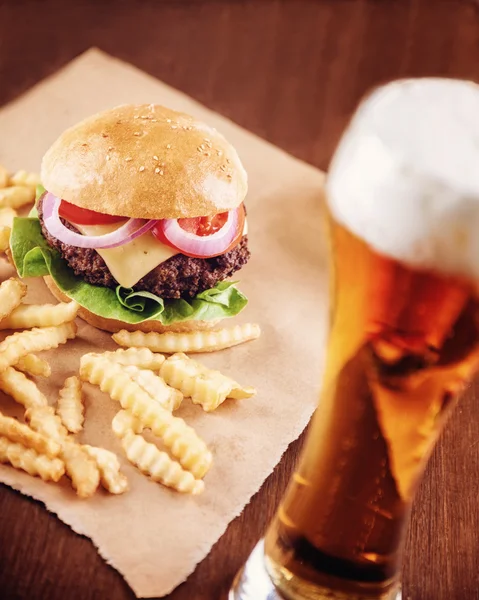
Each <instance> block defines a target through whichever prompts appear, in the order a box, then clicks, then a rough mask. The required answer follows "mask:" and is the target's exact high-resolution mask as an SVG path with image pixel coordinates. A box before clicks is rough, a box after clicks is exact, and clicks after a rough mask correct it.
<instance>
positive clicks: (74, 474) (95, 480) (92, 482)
mask: <svg viewBox="0 0 479 600" xmlns="http://www.w3.org/2000/svg"><path fill="white" fill-rule="evenodd" d="M61 456H62V458H63V460H64V461H65V470H66V473H67V475H68V476H69V477H70V479H71V482H72V485H73V487H74V489H75V490H76V493H77V495H78V496H80V498H89V497H90V496H93V494H94V493H95V492H96V490H97V488H98V486H99V485H100V471H99V469H98V467H97V463H96V461H95V459H93V458H91V457H90V456H89V454H88V453H87V452H86V451H85V450H84V449H83V448H82V447H81V446H79V445H78V444H76V443H75V442H71V441H70V440H66V441H64V442H63V445H62V454H61Z"/></svg>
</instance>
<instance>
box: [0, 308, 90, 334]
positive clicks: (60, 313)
mask: <svg viewBox="0 0 479 600" xmlns="http://www.w3.org/2000/svg"><path fill="white" fill-rule="evenodd" d="M78 309H79V306H78V304H77V303H76V302H74V301H71V302H60V303H59V304H20V306H18V307H17V308H15V310H13V311H12V312H11V313H10V314H9V315H8V316H7V317H5V318H4V319H3V320H1V321H0V329H29V328H31V327H58V326H59V325H62V324H63V323H69V322H70V321H73V320H74V319H75V317H76V316H77V313H78Z"/></svg>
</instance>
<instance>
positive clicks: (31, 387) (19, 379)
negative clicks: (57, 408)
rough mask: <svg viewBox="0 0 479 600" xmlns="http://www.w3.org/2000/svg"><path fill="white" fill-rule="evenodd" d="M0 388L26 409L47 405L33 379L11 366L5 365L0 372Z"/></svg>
mask: <svg viewBox="0 0 479 600" xmlns="http://www.w3.org/2000/svg"><path fill="white" fill-rule="evenodd" d="M0 390H2V392H5V394H8V395H9V396H11V397H12V398H13V399H14V400H15V401H16V402H18V403H19V404H21V405H22V406H24V407H25V408H26V409H28V408H37V407H41V406H45V407H46V406H48V401H47V399H46V398H45V396H44V394H42V392H41V391H40V390H39V389H38V387H37V386H36V385H35V384H34V383H33V381H30V379H28V377H25V375H24V374H23V373H21V372H20V371H17V370H16V369H14V368H13V367H7V368H6V369H5V371H3V373H0Z"/></svg>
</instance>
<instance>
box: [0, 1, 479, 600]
mask: <svg viewBox="0 0 479 600" xmlns="http://www.w3.org/2000/svg"><path fill="white" fill-rule="evenodd" d="M93 45H94V46H98V47H100V48H101V49H103V50H105V51H107V52H109V53H111V54H113V55H115V56H118V57H120V58H122V59H124V60H126V61H129V62H131V63H133V64H135V65H136V66H138V67H140V68H141V69H144V70H145V71H147V72H149V73H151V74H153V75H155V76H156V77H158V78H160V79H162V80H163V81H165V82H167V83H168V84H170V85H172V86H175V87H177V88H178V89H180V90H183V91H185V92H187V93H189V94H190V95H191V96H193V97H194V98H196V99H198V100H200V101H201V102H203V103H204V104H206V105H207V106H209V107H211V108H213V109H215V110H217V111H218V112H220V113H223V114H225V115H227V116H228V117H230V118H232V119H233V120H234V121H236V122H237V123H239V124H241V125H243V126H244V127H246V128H248V129H250V130H252V131H254V132H255V133H257V134H259V135H260V136H263V137H265V138H266V139H268V140H270V141H271V142H273V143H275V144H277V145H278V146H281V147H282V148H284V149H286V150H287V151H289V152H290V153H292V154H294V155H296V156H298V157H299V158H302V159H304V160H306V161H308V162H310V163H312V164H314V165H316V166H318V167H321V168H323V169H325V168H326V167H327V165H328V161H329V159H330V157H331V154H332V152H333V150H334V146H335V144H336V142H337V139H338V136H339V135H340V132H341V130H342V129H343V127H344V126H345V123H346V121H347V119H348V117H349V116H350V114H351V112H352V111H353V109H354V107H355V105H356V104H357V102H358V100H359V99H360V97H361V96H362V95H363V94H364V93H365V92H366V91H367V90H368V89H369V88H370V87H371V86H373V85H375V84H377V83H380V82H383V81H386V80H388V79H392V78H397V77H405V76H421V75H442V76H453V77H462V78H470V79H474V80H476V81H479V11H478V8H477V6H476V4H475V3H474V2H472V1H466V0H464V1H461V0H454V1H453V0H450V1H441V0H369V1H367V0H322V1H320V0H318V1H313V0H309V1H308V0H290V1H279V0H277V1H269V0H256V1H244V2H240V1H226V0H224V1H223V2H220V1H217V2H213V1H201V0H196V1H191V2H187V1H180V0H177V1H176V2H173V1H172V2H166V1H163V2H162V1H159V0H157V1H154V0H150V1H137V2H134V1H122V0H117V1H115V2H113V1H107V0H103V1H102V0H96V1H95V0H83V1H79V0H70V1H68V0H44V1H40V0H37V1H30V2H25V1H21V0H16V1H14V0H12V1H5V0H3V1H2V0H0V104H2V103H5V102H8V101H9V100H12V99H13V98H15V97H16V96H17V95H19V94H21V93H22V92H24V91H25V90H27V89H28V88H29V87H30V86H31V85H32V84H34V83H36V82H37V81H38V80H40V79H41V78H43V77H45V76H46V75H48V74H50V73H53V72H55V71H56V70H57V69H58V68H59V67H61V66H63V65H64V64H66V63H67V62H69V61H70V60H71V59H72V58H74V57H75V56H77V55H78V54H79V53H81V52H83V51H84V50H86V49H87V48H89V47H90V46H93ZM0 143H1V132H0ZM478 168H479V166H478ZM478 390H479V382H476V384H475V385H473V386H472V387H471V388H470V389H469V391H468V392H467V394H466V397H465V398H464V400H463V402H462V404H461V405H460V408H459V409H458V410H457V412H456V413H455V415H454V417H453V420H452V422H451V423H450V425H449V427H448V429H447V431H446V433H445V434H444V435H443V437H442V439H441V441H440V443H439V445H438V447H437V450H436V451H435V453H434V455H433V457H432V460H431V463H430V465H429V468H428V470H427V474H426V477H425V479H424V482H423V484H422V486H421V489H420V491H419V494H418V497H417V499H416V503H415V508H414V511H413V516H412V525H411V528H410V531H409V535H408V542H407V554H406V560H405V569H404V590H403V599H404V600H474V599H479V504H478V498H479V405H478V402H477V397H476V396H477V391H478ZM301 443H302V440H299V441H298V442H296V443H294V444H292V446H291V448H290V449H289V451H288V452H287V454H286V455H285V457H284V459H283V460H282V462H281V464H280V465H279V466H278V467H277V469H276V470H275V472H274V473H273V475H271V477H270V478H269V479H268V481H267V482H266V483H265V485H264V486H263V488H262V489H261V491H260V492H259V493H258V494H257V495H256V497H255V498H254V499H253V501H252V502H251V504H250V505H249V506H248V507H247V508H246V510H245V511H244V513H243V515H242V516H241V517H239V518H238V519H237V520H236V521H235V522H234V523H232V524H231V525H230V527H229V528H228V531H227V533H226V534H225V535H224V536H223V538H222V539H221V540H220V541H219V542H218V544H217V545H216V546H215V547H214V549H213V551H212V552H211V554H210V555H209V556H208V558H207V559H206V560H205V561H204V562H203V563H202V564H201V565H200V566H199V567H198V569H197V570H196V572H195V573H194V574H193V575H192V576H191V577H190V578H189V579H188V581H187V582H186V583H185V584H183V585H182V586H180V587H179V588H178V589H177V590H176V591H175V592H174V593H173V594H172V595H171V596H169V599H170V600H187V599H188V600H213V599H215V598H224V597H225V592H226V590H227V588H228V585H229V583H230V581H231V579H232V578H233V575H234V573H235V571H236V570H237V569H238V567H239V566H240V565H241V563H242V562H243V561H244V559H245V558H246V556H247V555H248V553H249V551H250V550H251V549H252V547H253V546H254V544H255V542H256V541H257V539H258V538H259V537H260V535H261V533H262V532H263V530H264V527H265V524H266V523H267V521H268V520H269V519H270V517H271V515H272V513H273V511H274V509H275V507H276V505H277V502H278V501H279V498H280V496H281V494H282V492H283V490H284V488H285V485H286V482H287V480H288V477H289V475H290V473H291V469H292V467H293V465H294V462H295V460H296V457H297V454H298V451H299V449H300V446H301ZM158 561H161V555H159V556H158ZM133 597H134V596H133V594H132V592H131V590H130V589H129V588H128V586H127V585H126V584H125V583H124V581H123V580H122V578H121V577H120V576H119V575H118V574H117V573H116V572H115V571H114V570H113V569H111V568H110V567H108V566H106V565H105V564H104V562H103V561H102V560H101V559H100V557H99V556H98V554H97V553H96V551H95V548H94V547H93V545H92V544H91V542H90V541H89V540H88V539H85V538H82V537H80V536H77V535H75V534H74V533H72V532H71V531H70V529H69V528H68V527H66V526H65V525H63V524H62V523H61V522H60V521H58V520H57V519H56V518H55V517H53V516H51V515H49V514H48V513H47V512H46V510H45V509H44V508H43V506H41V505H40V504H38V503H36V502H34V501H31V500H29V499H27V498H24V497H22V496H21V495H20V494H17V493H15V492H13V491H12V490H10V489H9V488H7V487H3V486H0V599H2V600H3V599H8V600H10V599H14V598H16V599H21V600H26V599H28V600H45V599H49V600H65V599H66V600H93V599H102V600H103V599H108V600H126V599H130V598H133Z"/></svg>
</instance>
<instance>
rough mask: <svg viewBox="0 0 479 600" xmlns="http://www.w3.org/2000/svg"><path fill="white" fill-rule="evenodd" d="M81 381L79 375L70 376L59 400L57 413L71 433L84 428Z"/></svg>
mask: <svg viewBox="0 0 479 600" xmlns="http://www.w3.org/2000/svg"><path fill="white" fill-rule="evenodd" d="M81 392H82V390H81V383H80V380H79V379H78V377H76V376H75V375H74V376H73V377H68V379H66V380H65V384H64V386H63V388H62V389H61V390H60V396H59V398H58V402H57V414H58V416H59V417H60V419H61V420H62V423H63V425H64V426H65V427H66V428H67V429H68V431H70V432H71V433H78V432H79V431H81V430H82V429H83V421H84V415H83V412H84V409H83V402H82V393H81Z"/></svg>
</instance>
